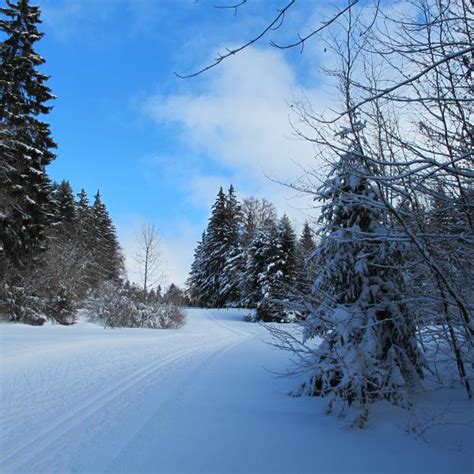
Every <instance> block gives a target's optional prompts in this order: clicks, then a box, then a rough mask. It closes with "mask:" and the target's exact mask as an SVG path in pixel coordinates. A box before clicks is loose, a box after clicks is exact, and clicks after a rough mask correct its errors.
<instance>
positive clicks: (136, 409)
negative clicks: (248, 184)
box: [0, 310, 473, 474]
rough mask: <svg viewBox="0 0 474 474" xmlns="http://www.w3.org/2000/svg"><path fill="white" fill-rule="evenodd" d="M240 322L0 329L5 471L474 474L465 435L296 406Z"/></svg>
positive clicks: (195, 315) (238, 318) (464, 410)
mask: <svg viewBox="0 0 474 474" xmlns="http://www.w3.org/2000/svg"><path fill="white" fill-rule="evenodd" d="M242 316H243V313H242V312H239V311H236V310H222V311H208V310H189V311H188V324H187V326H186V327H185V328H184V329H181V330H176V331H175V330H167V331H164V330H147V329H116V330H104V329H102V328H101V327H99V326H97V325H94V324H90V323H87V322H81V323H79V324H78V325H76V326H72V327H63V326H56V325H47V326H43V327H29V326H24V325H19V324H16V325H13V324H2V325H0V335H1V356H2V357H1V367H0V377H1V418H0V423H1V425H0V426H1V430H0V435H1V438H0V472H2V473H10V472H61V473H63V472H160V473H178V472H183V473H185V472H186V473H195V472H203V473H204V472H215V473H221V474H223V473H227V472H242V473H243V472H246V473H250V472H252V473H254V472H255V473H262V472H272V473H275V472H286V473H303V472H318V473H327V472H338V473H340V472H377V473H388V472H397V473H400V472H407V473H408V472H410V473H411V472H443V473H458V472H459V473H461V472H466V473H467V472H472V470H473V460H472V456H471V449H472V431H470V430H469V429H468V427H466V426H465V425H464V424H462V423H459V424H456V425H453V426H451V425H447V424H446V423H444V422H443V421H441V424H440V426H438V427H433V429H431V430H429V433H430V434H429V436H428V434H427V435H426V437H427V440H428V441H429V442H428V443H425V442H423V441H421V440H420V439H417V438H415V437H414V436H413V435H408V434H407V433H406V432H405V428H406V426H407V424H408V425H409V424H410V423H411V422H412V421H410V420H412V418H413V415H410V416H409V415H408V414H407V413H405V412H402V411H401V410H394V409H392V408H389V407H387V406H385V405H383V404H381V405H380V406H378V407H377V408H376V410H375V411H376V414H375V416H374V420H373V422H371V423H370V424H369V426H368V427H367V428H366V429H365V430H363V431H358V430H357V431H354V430H351V429H348V428H346V427H345V426H344V425H342V424H341V422H339V421H338V420H337V419H335V418H334V417H329V416H326V415H324V414H323V406H324V402H323V401H322V400H319V399H310V398H292V397H289V396H288V395H287V393H288V391H289V390H290V389H291V388H294V387H295V385H296V384H297V381H296V380H294V379H286V378H285V379H282V378H277V377H275V375H273V373H272V372H274V371H276V372H282V371H284V370H285V368H286V367H287V365H288V354H286V353H282V352H279V351H275V350H274V349H272V348H271V347H270V346H268V345H267V344H265V342H264V341H265V340H266V339H268V335H267V333H266V331H265V329H264V328H262V327H261V326H259V325H256V324H251V323H245V322H243V321H242ZM453 394H454V395H452V394H451V398H452V401H451V409H453V410H457V411H458V412H459V411H461V415H460V416H465V415H469V405H468V404H467V403H466V402H464V401H463V399H462V397H461V395H460V394H459V397H458V394H457V392H453ZM439 397H440V394H439V393H438V394H432V395H430V397H427V398H426V399H425V400H424V403H426V406H427V407H429V406H430V404H432V405H436V403H438V399H439ZM456 397H458V398H459V399H458V400H457V399H456ZM453 404H454V405H453ZM453 406H454V408H453ZM463 414H464V415H463ZM410 417H411V418H410Z"/></svg>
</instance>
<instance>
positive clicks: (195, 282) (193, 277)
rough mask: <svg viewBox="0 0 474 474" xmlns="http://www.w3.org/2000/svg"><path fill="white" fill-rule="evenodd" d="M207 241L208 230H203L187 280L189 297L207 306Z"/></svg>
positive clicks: (194, 301)
mask: <svg viewBox="0 0 474 474" xmlns="http://www.w3.org/2000/svg"><path fill="white" fill-rule="evenodd" d="M205 241H206V232H203V234H202V238H201V240H200V241H199V242H198V245H197V247H196V249H195V250H194V260H193V263H192V264H191V271H190V274H189V278H188V280H187V282H186V285H187V288H188V294H189V298H190V299H191V302H192V304H197V305H199V306H207V301H206V300H205V299H206V295H205V293H204V288H203V286H204V285H203V283H204V282H205V278H206V276H205V253H204V249H205Z"/></svg>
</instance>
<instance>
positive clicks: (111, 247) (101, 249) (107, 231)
mask: <svg viewBox="0 0 474 474" xmlns="http://www.w3.org/2000/svg"><path fill="white" fill-rule="evenodd" d="M91 223H92V246H93V247H92V248H93V252H94V267H95V269H96V274H95V275H91V277H93V280H92V285H93V286H96V285H97V284H98V283H102V282H104V281H111V280H115V281H117V280H119V279H120V278H121V276H122V275H123V272H124V263H123V256H122V253H121V249H120V245H119V242H118V238H117V232H116V230H115V226H114V224H113V222H112V219H111V218H110V216H109V213H108V211H107V208H106V207H105V204H104V203H103V202H102V199H101V197H100V192H99V191H97V193H96V195H95V196H94V204H93V206H92V208H91Z"/></svg>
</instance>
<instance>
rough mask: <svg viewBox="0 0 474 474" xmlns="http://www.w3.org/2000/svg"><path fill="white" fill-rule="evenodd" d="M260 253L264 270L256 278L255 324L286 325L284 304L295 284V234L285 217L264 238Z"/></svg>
mask: <svg viewBox="0 0 474 474" xmlns="http://www.w3.org/2000/svg"><path fill="white" fill-rule="evenodd" d="M262 253H263V255H264V256H265V268H264V270H263V271H262V272H260V274H259V284H260V285H261V293H262V295H261V300H260V301H259V302H258V305H257V312H256V316H257V320H262V321H276V322H282V321H286V320H287V313H288V311H287V309H286V308H285V304H286V303H285V302H288V299H289V296H290V293H291V292H292V290H293V289H294V286H295V280H296V234H295V231H294V230H293V227H292V225H291V223H290V220H289V218H288V216H286V215H284V216H283V217H282V218H281V219H280V222H279V223H278V227H277V228H276V231H275V232H272V233H268V234H267V241H266V242H265V247H264V248H263V252H262Z"/></svg>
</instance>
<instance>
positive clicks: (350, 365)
mask: <svg viewBox="0 0 474 474" xmlns="http://www.w3.org/2000/svg"><path fill="white" fill-rule="evenodd" d="M374 172H375V171H374V170H372V169H370V168H368V166H367V165H366V164H365V162H364V161H363V155H362V153H361V151H360V149H359V148H357V147H356V146H355V145H354V146H352V147H351V148H350V149H349V151H348V152H347V153H346V154H344V155H342V156H341V157H340V159H339V161H338V162H337V163H336V164H335V165H334V167H333V169H332V171H331V173H330V175H329V177H328V178H327V180H326V182H325V184H324V185H323V187H322V188H321V190H320V197H319V199H320V201H321V202H322V203H323V207H322V214H321V222H322V223H323V229H322V237H321V242H320V244H319V246H318V248H317V251H316V256H317V263H318V266H319V268H321V271H320V272H319V274H318V275H317V277H316V280H315V282H314V285H313V295H312V300H309V301H312V302H313V310H312V312H311V314H310V316H309V317H308V318H307V319H306V322H305V340H308V339H311V338H313V337H317V336H319V337H322V338H323V342H322V343H321V345H320V346H319V347H318V349H317V353H316V360H315V362H314V363H315V367H316V369H315V373H314V374H313V376H312V377H311V379H310V380H309V381H308V382H307V383H306V384H305V385H304V386H303V392H304V393H308V394H310V395H318V396H325V397H329V404H328V411H330V410H331V409H332V408H334V405H335V404H337V405H339V407H340V409H341V414H345V413H346V412H347V409H348V408H349V407H351V408H353V409H355V417H354V419H353V423H354V424H356V425H358V426H362V425H363V424H364V423H365V421H366V420H367V416H368V406H369V404H370V403H371V402H373V401H375V400H377V399H386V400H389V401H391V402H393V403H396V404H400V405H405V406H406V405H407V404H408V403H409V392H410V390H411V389H412V388H414V387H415V386H417V384H418V382H419V379H420V378H421V377H422V374H423V372H422V369H423V358H422V355H421V353H420V351H419V349H418V346H417V342H416V339H415V323H414V320H413V318H412V317H411V314H410V312H409V311H408V308H407V307H406V305H405V303H404V278H403V274H402V270H401V268H402V267H403V259H402V253H401V249H400V248H399V247H398V244H396V242H393V241H391V240H390V228H389V227H388V226H387V225H386V224H385V222H386V221H387V219H385V218H384V217H385V216H384V215H383V214H382V211H381V209H382V207H381V206H379V205H378V204H377V203H378V202H379V200H380V195H379V194H378V190H377V188H375V187H374V186H373V185H372V184H371V182H370V181H369V178H368V176H370V175H371V173H374Z"/></svg>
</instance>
